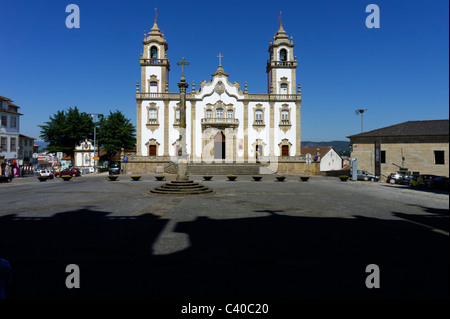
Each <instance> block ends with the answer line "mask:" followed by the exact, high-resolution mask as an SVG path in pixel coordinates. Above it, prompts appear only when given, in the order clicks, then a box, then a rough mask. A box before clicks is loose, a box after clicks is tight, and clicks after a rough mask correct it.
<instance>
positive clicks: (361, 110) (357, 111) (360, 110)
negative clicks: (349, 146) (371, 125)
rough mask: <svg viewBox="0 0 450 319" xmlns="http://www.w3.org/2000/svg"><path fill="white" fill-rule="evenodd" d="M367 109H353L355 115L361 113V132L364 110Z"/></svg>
mask: <svg viewBox="0 0 450 319" xmlns="http://www.w3.org/2000/svg"><path fill="white" fill-rule="evenodd" d="M365 111H367V109H358V110H356V111H355V114H356V115H359V114H361V133H362V132H364V130H363V116H364V112H365Z"/></svg>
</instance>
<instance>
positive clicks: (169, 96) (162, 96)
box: [136, 93, 180, 100]
mask: <svg viewBox="0 0 450 319" xmlns="http://www.w3.org/2000/svg"><path fill="white" fill-rule="evenodd" d="M136 98H137V99H156V100H158V99H170V100H180V93H136Z"/></svg>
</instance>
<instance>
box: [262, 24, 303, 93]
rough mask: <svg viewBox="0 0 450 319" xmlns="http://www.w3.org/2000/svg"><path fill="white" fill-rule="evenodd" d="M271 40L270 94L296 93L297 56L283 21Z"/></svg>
mask: <svg viewBox="0 0 450 319" xmlns="http://www.w3.org/2000/svg"><path fill="white" fill-rule="evenodd" d="M278 19H279V20H280V26H279V27H278V31H277V33H276V34H275V35H274V37H273V40H272V41H271V42H270V46H269V54H270V59H269V61H267V69H266V72H267V92H268V94H296V92H295V90H296V87H295V86H296V84H295V83H296V82H295V81H296V76H295V75H296V69H297V56H295V55H294V43H293V41H292V36H291V38H290V39H289V37H288V35H287V34H286V31H284V29H283V24H282V23H281V17H280V18H278Z"/></svg>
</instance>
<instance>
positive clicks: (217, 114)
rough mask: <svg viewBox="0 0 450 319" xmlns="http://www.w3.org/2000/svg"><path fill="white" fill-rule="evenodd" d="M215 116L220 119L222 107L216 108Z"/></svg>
mask: <svg viewBox="0 0 450 319" xmlns="http://www.w3.org/2000/svg"><path fill="white" fill-rule="evenodd" d="M216 117H217V118H218V119H222V118H223V109H217V110H216Z"/></svg>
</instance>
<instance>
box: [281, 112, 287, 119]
mask: <svg viewBox="0 0 450 319" xmlns="http://www.w3.org/2000/svg"><path fill="white" fill-rule="evenodd" d="M281 120H289V111H288V110H282V111H281Z"/></svg>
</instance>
